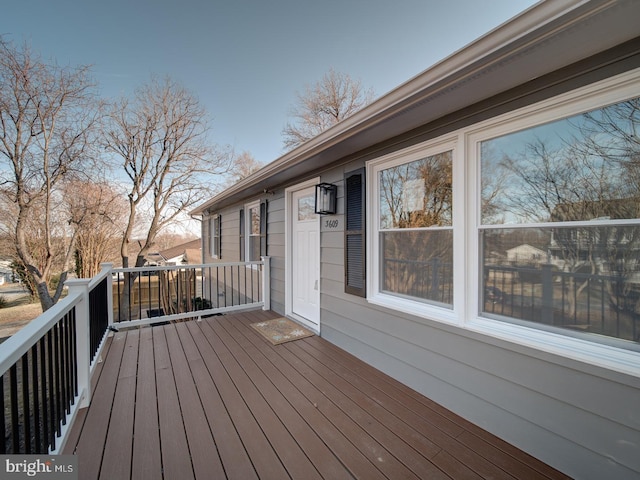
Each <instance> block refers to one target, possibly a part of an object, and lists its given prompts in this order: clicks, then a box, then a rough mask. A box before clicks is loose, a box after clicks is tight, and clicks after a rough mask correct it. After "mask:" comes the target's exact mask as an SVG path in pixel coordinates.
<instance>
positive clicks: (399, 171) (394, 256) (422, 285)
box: [370, 148, 453, 309]
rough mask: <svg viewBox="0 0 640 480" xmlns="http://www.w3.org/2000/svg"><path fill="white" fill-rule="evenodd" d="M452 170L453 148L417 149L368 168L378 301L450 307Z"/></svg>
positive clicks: (381, 160)
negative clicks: (370, 185) (372, 204)
mask: <svg viewBox="0 0 640 480" xmlns="http://www.w3.org/2000/svg"><path fill="white" fill-rule="evenodd" d="M452 166H453V150H452V149H451V148H441V149H435V150H431V151H430V150H429V149H423V150H420V149H418V150H416V151H413V152H407V153H406V154H400V155H396V156H394V157H391V158H383V159H380V160H378V161H377V162H374V163H373V164H372V165H371V177H370V178H371V180H372V183H373V191H372V195H373V196H374V198H373V200H374V205H375V209H374V210H375V211H374V215H375V219H373V222H372V223H373V229H372V239H373V255H374V262H375V264H374V265H372V267H373V268H372V271H373V272H374V276H375V277H374V278H373V288H372V295H373V297H374V298H375V299H377V300H378V301H381V302H383V303H384V302H385V298H387V299H390V300H391V301H398V300H403V301H404V302H405V303H406V302H411V303H414V304H415V306H416V307H417V308H418V309H419V308H420V306H419V304H431V305H436V306H439V307H445V308H451V307H452V302H453V189H452ZM391 297H393V298H394V299H395V300H392V299H391Z"/></svg>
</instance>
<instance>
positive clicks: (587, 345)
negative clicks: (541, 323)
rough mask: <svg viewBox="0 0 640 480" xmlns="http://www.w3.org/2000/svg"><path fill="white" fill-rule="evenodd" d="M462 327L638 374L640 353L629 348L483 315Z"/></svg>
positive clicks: (600, 365)
mask: <svg viewBox="0 0 640 480" xmlns="http://www.w3.org/2000/svg"><path fill="white" fill-rule="evenodd" d="M465 328H466V329H467V330H470V331H475V332H478V333H481V334H484V335H488V336H491V337H494V338H498V339H501V340H505V341H508V342H511V343H517V344H519V345H523V346H526V347H530V348H534V349H536V350H541V351H544V352H547V353H550V354H553V355H557V356H558V357H561V358H569V359H572V360H575V361H578V362H581V363H585V364H589V365H594V366H597V367H601V368H606V369H608V370H614V371H617V372H620V373H624V374H627V375H631V376H634V377H640V354H639V353H638V352H635V351H632V350H625V349H622V348H617V347H614V346H610V345H603V344H598V343H594V342H592V341H588V340H583V339H580V338H574V337H568V336H565V335H560V334H557V333H553V332H547V331H542V330H536V329H535V328H531V327H525V326H521V325H514V324H511V323H506V322H502V321H500V320H493V319H489V318H482V317H479V318H476V319H474V320H472V321H470V322H468V323H466V325H465Z"/></svg>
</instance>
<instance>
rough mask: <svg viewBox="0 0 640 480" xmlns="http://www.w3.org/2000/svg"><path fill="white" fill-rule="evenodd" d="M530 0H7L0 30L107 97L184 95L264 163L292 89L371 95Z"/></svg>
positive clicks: (223, 141) (277, 146)
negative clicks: (152, 88) (338, 87)
mask: <svg viewBox="0 0 640 480" xmlns="http://www.w3.org/2000/svg"><path fill="white" fill-rule="evenodd" d="M534 3H536V2H535V1H533V0H395V1H391V0H322V1H318V0H314V1H308V0H229V1H222V0H15V1H11V2H3V6H2V14H1V16H0V34H1V35H3V36H4V37H5V39H6V40H10V41H12V42H14V43H17V44H22V43H23V42H26V43H27V44H28V45H29V46H30V47H31V48H32V50H33V51H34V52H37V53H39V54H40V55H41V56H42V57H43V58H44V59H46V60H51V61H55V62H57V63H58V64H60V65H70V66H79V65H91V66H92V72H93V77H94V79H95V81H96V82H97V83H98V85H99V88H100V93H101V95H102V96H103V97H104V98H106V99H111V98H117V97H120V96H131V95H132V94H133V92H134V90H135V88H137V87H139V86H141V85H144V84H146V83H148V82H149V80H150V78H151V76H152V75H159V76H165V75H168V76H170V77H171V78H172V79H174V80H176V81H178V82H180V83H181V84H182V85H183V86H184V87H186V88H187V89H188V90H189V91H190V92H191V93H192V94H194V95H195V96H196V97H197V98H198V99H199V101H200V102H201V104H202V105H203V106H204V107H205V109H206V110H207V112H208V114H209V117H210V120H211V139H212V140H213V141H215V142H216V143H218V144H220V145H229V146H231V147H233V149H234V150H235V151H236V152H238V153H239V152H242V151H247V152H249V153H251V155H253V157H254V158H255V159H256V160H258V161H260V162H262V163H268V162H271V161H273V160H276V159H277V158H278V157H280V156H281V155H282V154H284V153H285V151H284V148H283V142H282V138H283V137H282V129H283V128H284V127H285V125H286V123H287V121H288V120H289V118H290V117H289V112H290V109H291V107H292V106H293V104H294V102H295V99H296V94H297V93H298V92H303V91H304V89H305V86H307V85H312V84H314V83H316V82H318V81H319V80H320V79H321V78H322V76H323V75H324V74H325V73H326V72H328V71H329V69H330V68H333V69H334V70H336V71H338V72H341V73H345V74H348V75H350V76H351V77H352V78H354V79H359V80H360V81H361V82H362V84H363V86H364V87H366V88H372V89H373V90H374V92H375V94H376V97H379V96H382V95H383V94H385V93H387V92H389V91H391V90H393V89H394V88H395V87H397V86H399V85H400V84H402V83H404V82H405V81H407V80H409V79H410V78H412V77H414V76H416V75H417V74H419V73H420V72H422V71H424V70H426V69H427V68H429V67H430V66H432V65H433V64H435V63H436V62H438V61H440V60H442V59H444V58H445V57H447V56H449V55H450V54H452V53H454V52H455V51H457V50H458V49H460V48H462V47H464V46H465V45H467V44H469V43H470V42H472V41H473V40H475V39H476V38H478V37H480V36H482V35H484V34H485V33H487V32H489V31H490V30H492V29H493V28H495V27H497V26H498V25H500V24H502V23H503V22H505V21H506V20H508V19H510V18H512V17H513V16H515V15H517V14H518V13H520V12H521V11H523V10H525V9H527V8H529V7H530V6H531V5H533V4H534Z"/></svg>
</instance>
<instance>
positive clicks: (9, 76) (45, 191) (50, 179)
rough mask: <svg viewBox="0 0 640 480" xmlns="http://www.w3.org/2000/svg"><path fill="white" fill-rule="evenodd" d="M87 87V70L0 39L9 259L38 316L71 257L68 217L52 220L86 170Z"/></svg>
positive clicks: (90, 95)
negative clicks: (30, 287)
mask: <svg viewBox="0 0 640 480" xmlns="http://www.w3.org/2000/svg"><path fill="white" fill-rule="evenodd" d="M93 87H94V85H93V83H92V82H91V80H90V78H89V69H88V67H78V68H72V67H59V66H57V65H50V64H46V63H44V62H43V61H42V60H41V59H40V58H39V57H37V56H36V55H35V54H33V53H32V51H31V50H30V49H29V48H28V47H26V46H25V47H22V48H16V47H14V45H13V44H11V43H9V42H6V41H5V40H4V39H1V38H0V158H1V161H0V187H1V189H0V194H2V195H4V196H5V199H6V201H7V202H8V203H10V204H12V205H14V207H15V212H16V217H15V222H14V223H13V224H12V227H13V228H12V231H13V235H14V238H15V242H16V255H17V257H18V259H19V261H20V263H21V264H23V265H24V267H25V269H26V271H27V275H29V276H30V277H31V278H32V279H33V282H34V284H35V285H36V289H37V292H38V297H39V299H40V303H41V305H42V309H43V311H44V310H47V309H48V308H50V307H51V306H53V305H54V304H55V303H56V302H57V301H58V299H59V298H60V295H61V293H62V286H63V284H64V281H65V279H66V276H67V272H68V270H69V266H70V262H71V259H72V254H73V250H74V247H73V246H74V242H75V238H76V237H75V225H74V224H73V222H71V219H68V220H69V222H71V223H69V222H66V223H62V222H61V223H59V224H58V225H57V227H58V228H56V224H55V222H56V219H59V216H60V214H63V213H66V212H63V211H61V210H60V209H59V206H60V201H61V195H62V194H61V187H62V185H63V184H64V182H65V181H67V180H68V179H69V178H71V177H73V176H76V175H79V174H80V172H81V171H83V170H90V169H88V168H86V165H87V161H88V160H90V159H91V157H92V152H91V146H92V145H94V144H95V142H93V141H92V133H93V132H94V128H95V126H96V124H97V121H98V119H99V117H98V109H97V108H96V102H95V97H94V91H93ZM34 225H37V230H38V232H39V234H40V235H41V243H39V247H38V248H41V249H42V250H41V251H40V253H39V254H38V252H34V250H33V242H32V240H33V239H32V238H31V237H30V235H29V231H30V229H31V228H36V227H34ZM58 259H61V260H60V264H59V265H60V266H59V268H58V269H56V260H58ZM55 270H58V271H57V272H56V271H55ZM57 273H60V281H59V283H58V285H57V288H56V291H55V292H54V293H53V294H52V293H50V291H49V287H50V286H51V285H50V281H51V279H52V278H53V276H54V274H57Z"/></svg>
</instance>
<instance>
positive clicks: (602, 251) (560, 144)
mask: <svg viewBox="0 0 640 480" xmlns="http://www.w3.org/2000/svg"><path fill="white" fill-rule="evenodd" d="M639 131H640V99H638V98H633V99H630V100H625V101H622V102H616V103H614V104H611V105H608V106H606V107H603V108H598V109H594V110H590V111H587V112H585V113H581V114H578V115H573V116H571V117H568V118H564V119H561V120H557V121H554V122H550V123H546V124H543V125H537V126H533V127H530V128H526V129H523V130H520V131H517V132H513V133H510V134H508V135H503V136H499V137H495V138H490V139H487V140H484V141H482V142H480V144H479V149H480V172H481V202H480V219H481V225H480V238H481V256H480V259H481V272H482V282H481V283H482V295H481V297H482V300H481V305H480V308H481V311H482V312H483V314H484V315H487V316H489V317H495V318H499V319H506V320H508V321H513V322H521V323H524V324H530V325H536V326H537V327H538V328H548V329H553V330H555V331H560V332H561V333H572V332H581V333H583V334H597V335H599V336H606V337H615V338H617V339H624V340H629V341H636V342H637V341H639V340H640V222H639V219H640V163H639V159H640V139H639V137H638V132H639Z"/></svg>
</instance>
